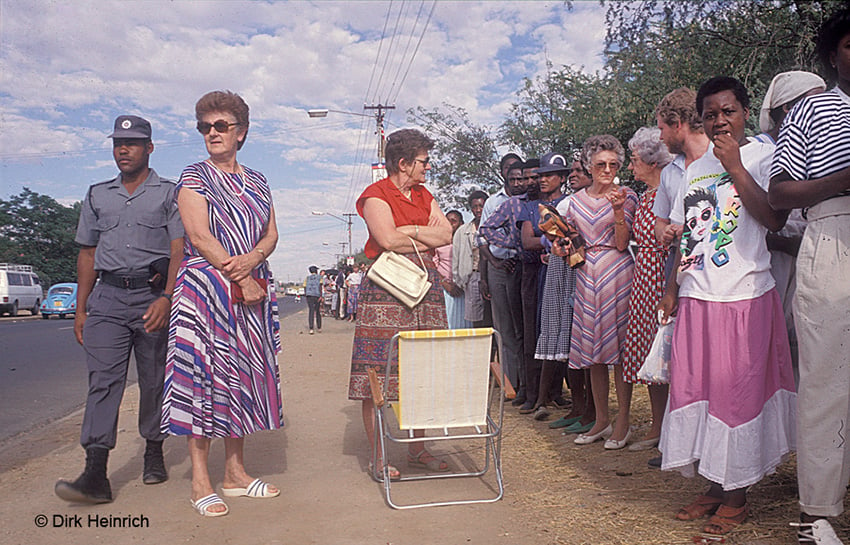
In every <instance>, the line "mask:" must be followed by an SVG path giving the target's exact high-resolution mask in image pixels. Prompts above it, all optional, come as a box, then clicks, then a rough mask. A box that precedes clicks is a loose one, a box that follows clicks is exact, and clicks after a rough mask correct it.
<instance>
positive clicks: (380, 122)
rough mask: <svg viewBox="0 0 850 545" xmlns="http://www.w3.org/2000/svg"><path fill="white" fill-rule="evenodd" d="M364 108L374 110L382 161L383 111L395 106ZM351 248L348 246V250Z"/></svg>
mask: <svg viewBox="0 0 850 545" xmlns="http://www.w3.org/2000/svg"><path fill="white" fill-rule="evenodd" d="M363 109H364V110H376V112H375V121H376V122H377V125H378V127H377V134H378V159H380V160H381V162H382V163H383V162H384V144H385V142H386V139H385V138H384V112H385V111H386V110H395V106H385V105H384V104H381V103H378V104H377V105H374V104H372V105H366V104H364V105H363ZM350 249H351V248H350V247H349V250H350Z"/></svg>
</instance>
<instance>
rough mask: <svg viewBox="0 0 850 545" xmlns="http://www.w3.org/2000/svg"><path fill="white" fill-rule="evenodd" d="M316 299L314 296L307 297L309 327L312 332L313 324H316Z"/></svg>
mask: <svg viewBox="0 0 850 545" xmlns="http://www.w3.org/2000/svg"><path fill="white" fill-rule="evenodd" d="M315 300H316V298H315V297H313V296H312V295H308V296H307V325H308V326H309V329H310V331H312V330H313V324H314V323H316V306H315V305H314V303H315Z"/></svg>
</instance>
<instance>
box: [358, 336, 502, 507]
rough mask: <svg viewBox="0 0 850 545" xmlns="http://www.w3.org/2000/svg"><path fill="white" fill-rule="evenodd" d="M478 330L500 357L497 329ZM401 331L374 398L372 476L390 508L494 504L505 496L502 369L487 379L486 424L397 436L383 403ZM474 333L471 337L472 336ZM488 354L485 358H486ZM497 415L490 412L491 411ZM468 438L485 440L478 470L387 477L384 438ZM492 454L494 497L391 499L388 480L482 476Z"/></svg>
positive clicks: (400, 440) (408, 440) (399, 441)
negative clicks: (378, 395) (419, 500)
mask: <svg viewBox="0 0 850 545" xmlns="http://www.w3.org/2000/svg"><path fill="white" fill-rule="evenodd" d="M475 331H476V332H477V333H476V334H475V336H480V335H482V334H484V332H485V331H487V333H488V334H489V335H491V337H495V339H496V346H497V350H498V355H499V357H500V358H501V354H502V337H501V335H499V332H498V331H496V330H495V329H492V328H480V329H477V330H475ZM403 334H404V332H400V333H396V334H395V335H394V336H393V337H392V339H391V340H390V342H391V347H390V350H389V353H388V355H387V363H386V368H385V372H384V385H383V390H382V392H381V398H380V399H375V442H374V445H373V449H372V450H373V452H372V459H373V460H376V459H378V458H376V456H375V455H376V454H377V453H378V452H380V454H381V457H380V459H381V460H383V466H382V467H381V468H380V473H379V468H378V467H377V466H373V471H372V478H373V479H374V480H375V481H377V482H380V483H382V484H383V488H384V495H385V497H386V501H387V504H388V505H389V506H390V507H392V508H393V509H415V508H419V507H438V506H445V505H465V504H472V503H493V502H496V501H499V500H500V499H502V497H503V496H504V483H503V480H502V424H503V421H504V413H505V390H504V388H497V384H496V380H497V379H498V380H499V384H505V383H506V381H505V376H504V371H503V370H501V368H499V370H500V371H501V374H502V376H501V377H493V376H492V375H491V377H490V381H489V392H488V396H487V414H486V424H485V426H467V427H465V428H466V429H469V430H472V429H474V432H471V433H459V434H456V435H453V434H452V433H451V431H452V430H460V429H464V428H448V427H444V428H442V435H436V436H426V437H413V430H408V434H407V435H408V436H407V437H397V436H395V435H394V434H393V433H392V430H390V429H389V426H388V423H387V418H386V416H385V415H384V411H385V410H386V409H387V408H388V407H389V403H386V402H384V400H386V399H387V394H388V388H389V377H390V367H391V365H392V360H393V356H394V355H396V356H397V355H398V341H399V337H400V336H401V335H403ZM475 336H471V337H470V338H475ZM489 359H490V358H489V354H488V360H489ZM489 363H490V362H489V361H485V362H482V365H487V366H489ZM374 390H375V388H374V386H373V398H374V397H376V395H375V391H374ZM495 395H498V405H497V407H498V408H497V409H496V410H495V411H494V404H495V403H494V396H495ZM494 412H495V413H496V414H493V413H494ZM469 440H483V441H484V443H485V444H484V460H483V463H482V464H481V465H482V466H483V467H482V468H481V469H480V470H479V471H466V472H449V473H436V474H426V475H408V476H402V477H401V478H400V479H397V480H395V481H391V480H390V477H389V465H390V464H389V462H388V461H387V441H391V442H393V443H397V444H408V443H413V442H420V441H434V442H444V441H469ZM491 457H492V464H493V470H494V472H495V478H496V483H497V487H498V491H497V494H496V495H495V496H494V497H487V498H470V499H460V500H451V501H437V502H422V503H411V504H404V505H402V504H399V503H396V502H395V501H393V498H392V494H391V482H395V483H399V482H407V481H423V480H433V479H453V478H459V477H481V476H484V475H485V474H486V473H487V472H488V471H489V470H490V463H491V461H490V458H491Z"/></svg>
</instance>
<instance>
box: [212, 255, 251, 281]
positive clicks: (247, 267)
mask: <svg viewBox="0 0 850 545" xmlns="http://www.w3.org/2000/svg"><path fill="white" fill-rule="evenodd" d="M257 265H259V263H258V262H257V260H256V259H254V258H253V257H251V255H250V254H239V255H234V256H230V257H228V258H227V259H225V260H224V261H222V262H221V272H222V273H224V276H225V277H226V278H227V279H228V280H230V281H231V282H240V281H242V280H244V279H245V278H247V277H249V276H251V271H253V270H254V267H256V266H257Z"/></svg>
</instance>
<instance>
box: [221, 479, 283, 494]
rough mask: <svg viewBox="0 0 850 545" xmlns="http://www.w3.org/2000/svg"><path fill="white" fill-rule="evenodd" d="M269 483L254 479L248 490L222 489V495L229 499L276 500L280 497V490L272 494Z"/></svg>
mask: <svg viewBox="0 0 850 545" xmlns="http://www.w3.org/2000/svg"><path fill="white" fill-rule="evenodd" d="M269 486H270V485H269V483H264V482H263V481H261V480H260V479H254V480H253V481H251V484H249V485H248V488H222V489H221V493H222V494H224V495H225V496H227V497H231V498H232V497H236V496H246V497H249V498H274V497H276V496H279V495H280V490H278V491H276V492H271V491H270V490H269Z"/></svg>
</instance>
